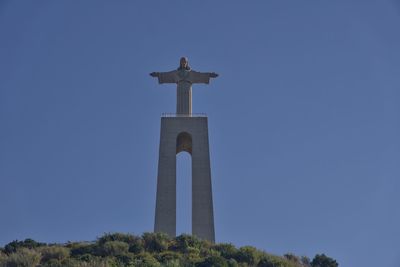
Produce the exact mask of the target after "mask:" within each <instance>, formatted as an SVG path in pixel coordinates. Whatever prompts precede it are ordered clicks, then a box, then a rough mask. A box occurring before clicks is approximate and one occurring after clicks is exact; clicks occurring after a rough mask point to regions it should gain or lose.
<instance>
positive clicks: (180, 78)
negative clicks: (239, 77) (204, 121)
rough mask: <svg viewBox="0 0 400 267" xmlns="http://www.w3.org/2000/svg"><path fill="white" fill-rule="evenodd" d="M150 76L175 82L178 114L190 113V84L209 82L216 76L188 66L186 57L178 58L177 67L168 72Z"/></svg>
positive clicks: (216, 75) (165, 81)
mask: <svg viewBox="0 0 400 267" xmlns="http://www.w3.org/2000/svg"><path fill="white" fill-rule="evenodd" d="M150 76H152V77H157V78H158V83H160V84H161V83H176V84H177V101H176V113H177V114H178V115H191V114H192V84H193V83H205V84H208V83H210V78H216V77H218V74H216V73H215V72H197V71H194V70H192V69H191V68H190V67H189V62H188V59H187V58H186V57H182V58H181V59H180V64H179V68H178V69H177V70H173V71H169V72H152V73H150Z"/></svg>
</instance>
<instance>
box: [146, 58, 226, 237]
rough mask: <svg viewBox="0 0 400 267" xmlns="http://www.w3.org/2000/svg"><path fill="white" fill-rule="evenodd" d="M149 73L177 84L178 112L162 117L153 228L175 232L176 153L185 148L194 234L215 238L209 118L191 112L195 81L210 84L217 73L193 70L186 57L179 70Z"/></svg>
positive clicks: (172, 234) (160, 80)
mask: <svg viewBox="0 0 400 267" xmlns="http://www.w3.org/2000/svg"><path fill="white" fill-rule="evenodd" d="M150 75H151V76H152V77H157V78H158V82H159V83H176V84H177V101H176V114H169V115H163V116H162V117H161V135H160V152H159V160H158V177H157V198H156V214H155V224H154V231H155V232H164V233H167V234H168V235H170V236H176V155H177V154H178V153H179V152H182V151H186V152H188V153H190V155H191V156H192V234H193V235H195V236H197V237H199V238H201V239H205V240H209V241H211V242H214V241H215V232H214V214H213V201H212V186H211V168H210V152H209V143H208V122H207V116H205V115H194V114H192V84H193V83H206V84H208V83H209V82H210V78H216V77H217V76H218V74H216V73H214V72H211V73H210V72H205V73H204V72H197V71H193V70H191V69H190V67H189V65H188V60H187V58H185V57H183V58H181V60H180V66H179V68H178V69H177V70H174V71H170V72H152V73H150Z"/></svg>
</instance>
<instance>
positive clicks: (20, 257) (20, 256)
mask: <svg viewBox="0 0 400 267" xmlns="http://www.w3.org/2000/svg"><path fill="white" fill-rule="evenodd" d="M40 259H41V256H40V253H39V252H37V251H35V250H33V249H28V248H19V249H18V250H17V251H16V252H14V253H11V254H10V255H9V256H8V258H7V261H6V266H7V267H32V266H37V265H38V264H39V263H40Z"/></svg>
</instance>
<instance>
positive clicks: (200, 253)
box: [0, 233, 338, 267]
mask: <svg viewBox="0 0 400 267" xmlns="http://www.w3.org/2000/svg"><path fill="white" fill-rule="evenodd" d="M0 266H1V267H34V266H40V267H45V266H46V267H61V266H62V267H122V266H132V267H133V266H138V267H161V266H165V267H177V266H188V267H189V266H193V267H208V266H218V267H220V266H221V267H230V266H232V267H234V266H243V267H245V266H257V267H337V266H338V264H337V263H336V261H335V260H333V259H331V258H329V257H327V256H325V255H324V254H321V255H316V256H315V257H314V259H313V260H312V261H311V260H310V259H309V258H308V257H305V256H302V257H298V256H295V255H293V254H285V255H284V256H277V255H273V254H269V253H267V252H264V251H261V250H258V249H256V248H254V247H251V246H244V247H240V248H236V247H235V246H234V245H232V244H226V243H220V244H212V243H210V242H207V241H202V240H199V239H198V238H196V237H194V236H190V235H180V236H178V237H176V238H169V237H168V236H167V235H165V234H161V233H144V234H143V235H142V236H135V235H131V234H122V233H112V234H104V235H103V236H101V237H99V238H98V239H97V240H96V241H93V242H68V243H66V244H46V243H40V242H36V241H34V240H32V239H25V240H24V241H17V240H16V241H13V242H11V243H9V244H7V245H6V246H4V247H3V248H0Z"/></svg>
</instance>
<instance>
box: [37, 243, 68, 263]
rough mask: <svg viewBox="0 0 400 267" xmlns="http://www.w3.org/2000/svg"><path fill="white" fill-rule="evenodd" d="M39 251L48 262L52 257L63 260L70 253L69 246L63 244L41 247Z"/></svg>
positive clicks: (43, 259)
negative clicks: (62, 245)
mask: <svg viewBox="0 0 400 267" xmlns="http://www.w3.org/2000/svg"><path fill="white" fill-rule="evenodd" d="M39 252H40V253H41V254H42V262H47V261H49V260H51V259H55V260H59V261H62V260H64V259H66V258H68V257H69V254H70V251H69V249H68V248H66V247H61V246H50V247H41V248H40V249H39Z"/></svg>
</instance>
